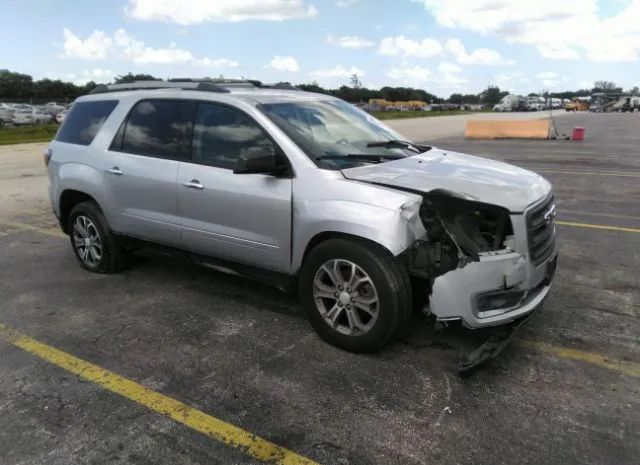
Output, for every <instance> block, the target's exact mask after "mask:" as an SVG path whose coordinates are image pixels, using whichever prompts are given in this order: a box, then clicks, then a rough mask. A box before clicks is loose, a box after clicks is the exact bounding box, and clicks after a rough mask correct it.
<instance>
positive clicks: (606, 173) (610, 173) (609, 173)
mask: <svg viewBox="0 0 640 465" xmlns="http://www.w3.org/2000/svg"><path fill="white" fill-rule="evenodd" d="M527 169H529V170H531V171H539V172H540V173H558V174H584V175H587V176H617V177H624V178H640V174H635V173H621V172H617V171H601V172H596V171H568V170H550V169H544V168H527Z"/></svg>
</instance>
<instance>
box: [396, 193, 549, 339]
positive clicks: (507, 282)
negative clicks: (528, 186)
mask: <svg viewBox="0 0 640 465" xmlns="http://www.w3.org/2000/svg"><path fill="white" fill-rule="evenodd" d="M420 218H421V220H422V223H423V225H424V228H425V230H426V236H425V237H424V238H423V239H421V240H418V241H416V242H415V243H414V244H413V245H412V247H410V248H409V249H407V250H406V251H405V252H404V253H403V255H402V259H403V260H404V262H405V265H406V267H407V269H408V270H409V273H410V274H411V275H413V276H416V277H419V278H423V281H425V282H426V283H427V289H426V292H427V294H428V307H426V309H427V311H428V312H429V313H431V314H433V315H434V316H435V317H436V318H437V319H438V320H440V321H451V320H460V321H462V323H463V324H464V325H465V326H467V327H469V328H481V327H486V326H493V325H499V324H503V323H507V322H510V321H514V320H516V319H519V318H521V317H523V316H525V315H527V314H529V313H531V312H532V311H533V310H534V309H535V308H536V307H537V306H538V305H539V304H540V303H541V302H542V300H543V299H544V297H545V296H546V294H547V292H548V290H549V284H550V281H551V277H552V274H553V271H554V270H555V228H554V226H553V224H550V225H548V226H549V227H551V228H553V231H551V232H550V233H549V234H550V235H553V237H551V239H552V240H553V243H552V244H551V246H550V247H552V248H553V250H551V253H550V254H549V257H550V258H549V260H547V261H545V262H543V263H538V264H537V265H536V264H534V263H531V262H529V254H528V253H527V240H526V238H527V232H528V228H527V224H526V218H527V214H526V212H525V214H511V213H510V212H509V210H507V209H506V208H503V207H500V206H496V205H490V204H486V203H482V202H477V201H475V200H471V199H468V198H465V197H462V196H460V195H457V194H455V193H451V192H448V191H444V190H435V191H431V192H429V193H427V194H425V195H424V200H423V202H422V205H421V207H420ZM416 291H417V290H416Z"/></svg>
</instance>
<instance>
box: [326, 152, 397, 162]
mask: <svg viewBox="0 0 640 465" xmlns="http://www.w3.org/2000/svg"><path fill="white" fill-rule="evenodd" d="M349 158H359V159H362V160H371V161H380V160H400V159H401V158H407V157H406V156H404V155H396V154H391V153H387V154H384V153H378V154H375V153H374V154H372V153H347V154H346V155H318V156H317V157H316V160H348V159H349Z"/></svg>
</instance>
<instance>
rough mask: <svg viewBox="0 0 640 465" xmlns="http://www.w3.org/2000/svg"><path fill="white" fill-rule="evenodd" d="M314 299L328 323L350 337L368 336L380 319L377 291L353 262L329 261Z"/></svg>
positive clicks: (316, 282) (318, 277) (317, 280)
mask: <svg viewBox="0 0 640 465" xmlns="http://www.w3.org/2000/svg"><path fill="white" fill-rule="evenodd" d="M313 299H314V301H315V304H316V308H317V309H318V311H319V312H320V314H321V315H322V317H323V318H324V321H325V322H326V323H327V324H328V325H329V326H330V327H331V328H333V329H334V330H336V331H338V332H339V333H342V334H345V335H348V336H357V335H361V334H364V333H366V332H368V331H369V330H370V329H371V328H372V327H373V326H374V325H375V322H376V320H377V318H378V313H379V300H378V292H377V290H376V287H375V285H374V284H373V281H372V280H371V278H370V277H369V275H368V274H367V273H366V272H365V271H364V270H363V269H362V268H361V267H359V266H358V265H356V264H355V263H353V262H351V261H349V260H344V259H334V260H329V261H328V262H326V263H324V264H323V265H322V266H321V267H320V268H319V269H318V271H317V272H316V274H315V277H314V280H313Z"/></svg>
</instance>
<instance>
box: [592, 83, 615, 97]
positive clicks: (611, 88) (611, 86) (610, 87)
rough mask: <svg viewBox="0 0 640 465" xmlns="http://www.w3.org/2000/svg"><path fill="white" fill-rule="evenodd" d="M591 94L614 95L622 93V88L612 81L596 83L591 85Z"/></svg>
mask: <svg viewBox="0 0 640 465" xmlns="http://www.w3.org/2000/svg"><path fill="white" fill-rule="evenodd" d="M591 92H592V93H596V92H604V93H605V94H616V93H620V92H622V87H618V86H617V85H616V83H615V82H613V81H596V82H594V83H593V89H591Z"/></svg>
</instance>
